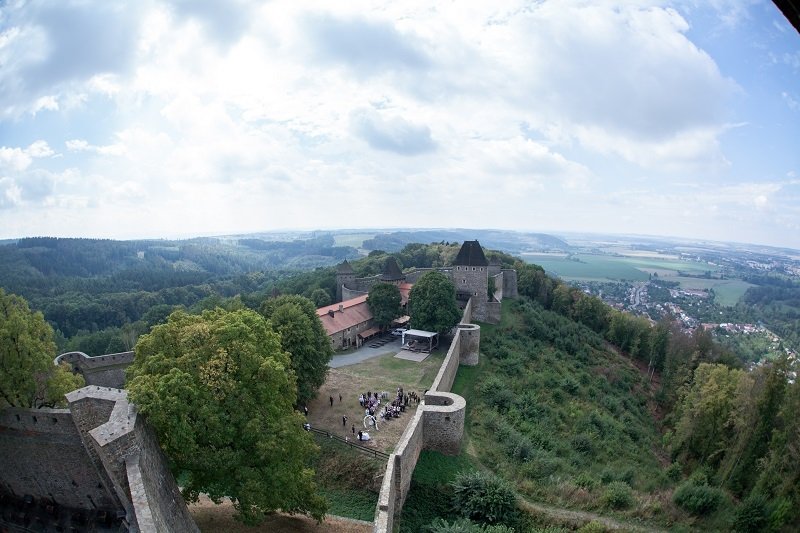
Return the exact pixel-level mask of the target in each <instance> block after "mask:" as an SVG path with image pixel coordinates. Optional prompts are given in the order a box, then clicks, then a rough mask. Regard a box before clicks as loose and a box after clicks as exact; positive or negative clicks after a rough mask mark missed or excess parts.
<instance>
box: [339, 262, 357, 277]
mask: <svg viewBox="0 0 800 533" xmlns="http://www.w3.org/2000/svg"><path fill="white" fill-rule="evenodd" d="M336 273H337V274H354V273H355V272H354V271H353V267H351V266H350V263H348V262H347V259H345V260H344V261H343V262H342V263H340V264H339V266H337V267H336Z"/></svg>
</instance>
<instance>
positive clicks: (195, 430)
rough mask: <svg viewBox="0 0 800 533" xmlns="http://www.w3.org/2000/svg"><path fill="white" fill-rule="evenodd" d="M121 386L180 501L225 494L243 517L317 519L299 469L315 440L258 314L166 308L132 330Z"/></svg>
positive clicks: (319, 505) (318, 507)
mask: <svg viewBox="0 0 800 533" xmlns="http://www.w3.org/2000/svg"><path fill="white" fill-rule="evenodd" d="M128 391H129V397H130V399H131V400H132V401H133V402H134V403H135V404H136V405H137V407H138V409H139V412H140V413H142V414H144V415H145V417H146V419H147V421H148V422H149V423H150V424H151V425H152V426H153V427H154V428H155V431H156V433H157V435H158V438H159V442H160V444H161V447H162V448H163V450H164V452H165V453H166V455H167V456H168V457H169V458H170V464H171V466H172V469H173V473H175V474H179V473H180V474H183V476H184V478H183V479H184V482H183V490H182V492H183V495H184V497H185V498H186V499H187V500H188V501H197V498H198V496H199V494H200V493H201V492H204V493H207V494H208V495H209V497H210V498H211V499H212V500H214V501H215V502H219V501H220V499H221V498H222V497H223V496H228V497H230V498H231V499H232V500H233V503H234V507H235V509H236V510H237V517H238V518H239V519H240V520H242V521H244V522H246V523H257V522H259V521H260V519H261V518H263V515H264V513H268V512H272V511H275V510H278V509H280V510H283V511H285V512H288V513H306V514H310V515H311V516H313V517H314V518H316V519H318V520H321V519H322V517H323V516H324V513H325V510H326V503H325V500H324V499H323V498H322V497H320V496H319V495H317V494H316V486H315V484H314V473H313V471H312V470H311V469H309V468H308V467H307V465H308V463H309V460H310V459H311V458H312V457H313V456H314V455H315V454H316V453H317V447H316V445H315V444H314V442H313V441H312V439H311V437H310V434H308V433H306V432H305V431H302V429H301V425H302V423H303V418H302V416H301V415H300V414H299V413H298V412H296V411H295V410H294V409H293V408H292V406H293V404H294V402H295V395H296V386H295V375H294V371H293V370H292V368H291V362H290V359H289V354H287V353H286V352H285V351H284V350H283V349H282V348H281V340H280V337H279V335H278V334H277V333H275V332H274V331H272V330H271V329H270V326H269V323H268V322H267V321H266V320H265V319H264V318H263V317H262V316H260V315H259V314H258V313H255V312H254V311H250V310H244V309H242V310H236V311H225V310H223V309H214V310H212V311H204V312H203V314H202V315H189V314H187V313H185V312H184V311H180V310H179V311H176V312H174V313H173V314H172V315H170V317H169V320H168V322H167V323H166V324H162V325H159V326H156V327H154V328H153V329H152V331H151V332H150V333H149V334H147V335H143V336H142V337H140V339H139V342H138V343H137V345H136V357H135V359H134V362H133V364H132V365H131V366H130V367H129V369H128Z"/></svg>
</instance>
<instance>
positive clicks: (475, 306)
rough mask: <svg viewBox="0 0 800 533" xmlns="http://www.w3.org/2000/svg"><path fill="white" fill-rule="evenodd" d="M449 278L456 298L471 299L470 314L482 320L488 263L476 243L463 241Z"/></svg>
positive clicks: (484, 308) (484, 312) (486, 299)
mask: <svg viewBox="0 0 800 533" xmlns="http://www.w3.org/2000/svg"><path fill="white" fill-rule="evenodd" d="M450 272H451V274H450V275H451V276H452V279H453V284H454V285H455V286H456V298H458V299H459V300H461V301H463V302H466V301H468V300H469V299H470V298H472V312H473V314H474V315H475V317H476V318H478V319H481V320H483V319H484V318H483V317H484V316H485V315H486V303H487V302H488V300H489V297H488V293H489V262H488V261H487V260H486V256H485V255H484V253H483V248H481V244H480V243H479V242H478V241H464V244H462V245H461V249H460V250H459V251H458V255H457V256H456V258H455V260H454V261H453V267H452V270H451V271H450Z"/></svg>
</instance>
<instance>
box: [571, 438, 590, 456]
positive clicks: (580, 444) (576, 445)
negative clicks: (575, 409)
mask: <svg viewBox="0 0 800 533" xmlns="http://www.w3.org/2000/svg"><path fill="white" fill-rule="evenodd" d="M570 443H571V444H572V448H573V449H574V450H575V451H576V452H578V453H580V454H583V455H589V454H590V453H592V450H593V449H594V444H593V443H592V437H590V436H589V435H587V434H586V433H579V434H577V435H575V436H574V437H572V440H571V442H570Z"/></svg>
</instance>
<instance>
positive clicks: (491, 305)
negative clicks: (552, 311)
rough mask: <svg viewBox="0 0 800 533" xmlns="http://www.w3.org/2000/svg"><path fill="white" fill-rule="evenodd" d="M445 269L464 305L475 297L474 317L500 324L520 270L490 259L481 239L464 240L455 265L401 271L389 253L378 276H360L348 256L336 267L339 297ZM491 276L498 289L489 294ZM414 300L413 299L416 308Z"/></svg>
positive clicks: (400, 284)
mask: <svg viewBox="0 0 800 533" xmlns="http://www.w3.org/2000/svg"><path fill="white" fill-rule="evenodd" d="M431 271H436V272H441V273H442V274H444V275H445V276H447V277H448V278H449V279H450V281H452V282H453V285H455V287H456V299H457V301H458V302H459V305H460V306H461V308H462V309H463V308H464V307H465V306H466V304H467V302H468V301H469V300H470V299H471V300H472V318H473V319H475V320H479V321H482V322H489V323H492V324H496V323H497V322H499V321H500V301H501V300H502V299H503V298H504V297H505V298H516V297H517V272H516V270H513V269H504V268H501V265H500V262H499V261H496V260H493V261H491V262H489V261H487V260H486V255H485V254H484V253H483V248H481V245H480V243H479V242H478V241H464V243H463V244H462V245H461V249H460V250H459V251H458V255H456V258H455V260H454V261H453V265H452V266H449V267H440V268H414V269H411V270H408V271H406V272H401V271H400V268H399V266H398V265H397V261H395V259H394V258H393V257H389V258H388V259H387V261H386V265H385V266H384V269H383V272H382V273H381V274H378V275H376V276H370V277H366V278H357V277H356V274H355V272H354V271H353V267H352V266H351V265H350V263H348V262H347V260H345V261H344V262H343V263H341V264H340V265H339V266H338V267H337V269H336V300H337V301H338V302H346V301H347V300H351V299H353V298H357V297H359V296H363V295H365V294H368V293H369V289H370V288H371V287H372V286H373V285H374V284H376V283H392V284H394V285H397V286H398V288H400V289H401V292H402V289H403V288H404V286H409V288H410V285H413V284H414V283H416V282H417V280H419V278H421V277H422V276H423V275H425V274H427V273H428V272H431ZM489 279H492V280H493V282H494V293H493V294H492V295H491V296H490V295H489ZM413 305H414V303H413V302H412V303H411V306H412V308H413Z"/></svg>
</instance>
